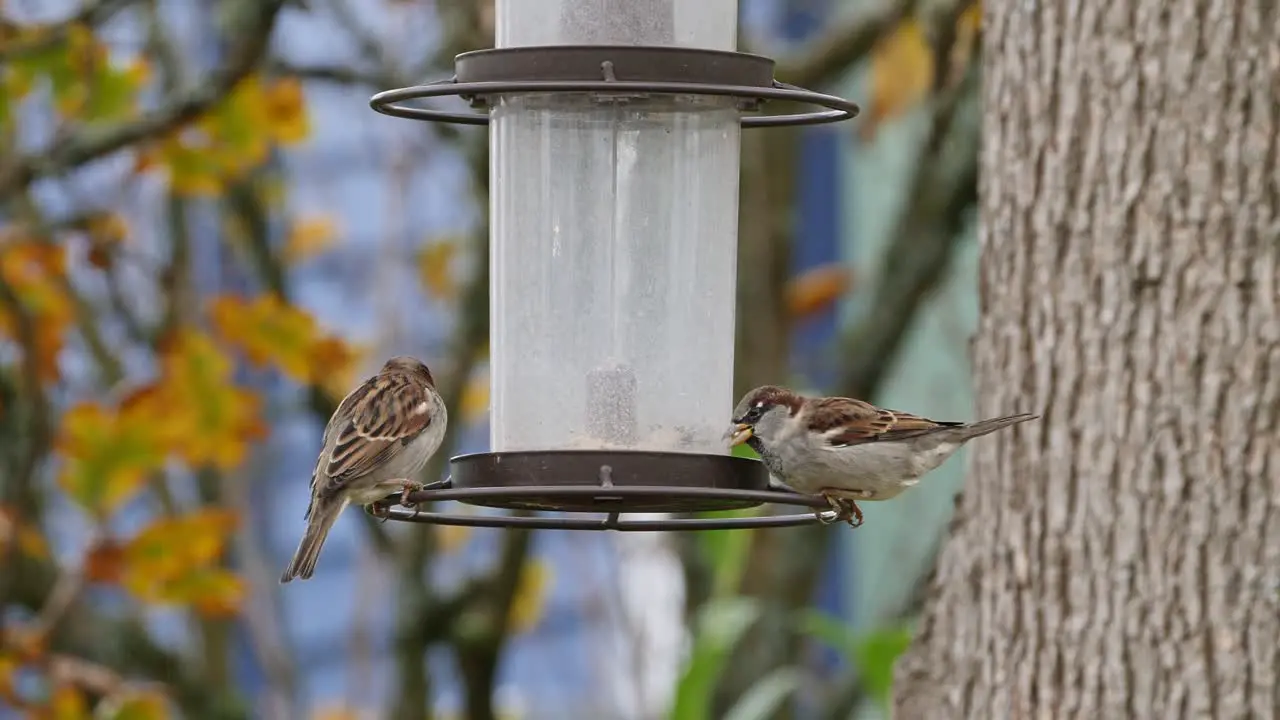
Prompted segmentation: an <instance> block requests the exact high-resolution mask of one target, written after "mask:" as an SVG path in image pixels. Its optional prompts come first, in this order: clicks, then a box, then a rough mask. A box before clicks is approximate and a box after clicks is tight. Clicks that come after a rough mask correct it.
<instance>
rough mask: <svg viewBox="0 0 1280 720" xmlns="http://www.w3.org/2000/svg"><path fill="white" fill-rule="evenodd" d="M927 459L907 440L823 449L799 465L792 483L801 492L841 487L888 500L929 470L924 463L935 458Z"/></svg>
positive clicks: (870, 497) (868, 496) (873, 498)
mask: <svg viewBox="0 0 1280 720" xmlns="http://www.w3.org/2000/svg"><path fill="white" fill-rule="evenodd" d="M927 460H928V462H924V463H922V462H921V458H920V457H919V455H918V453H917V452H916V451H915V450H913V449H912V447H911V446H909V445H907V444H905V443H895V442H877V443H866V444H862V445H849V446H846V447H840V448H830V447H827V448H821V449H819V450H817V451H815V452H814V453H812V455H811V456H810V458H809V461H808V462H806V463H804V464H803V465H801V466H800V467H798V468H797V471H796V473H795V475H796V476H797V477H796V480H795V482H793V483H792V485H793V487H795V488H796V489H797V490H800V491H802V492H817V491H818V490H821V489H822V488H839V489H842V490H853V491H856V492H859V493H862V494H863V496H864V497H865V499H867V500H888V499H889V498H892V497H895V496H897V495H898V494H900V493H901V492H902V491H903V490H906V489H907V488H909V487H911V486H912V485H915V484H916V483H917V482H919V481H920V476H921V475H923V474H924V473H925V472H927V469H926V468H925V467H924V466H925V465H928V464H930V462H931V461H932V460H933V458H932V457H930V458H928V459H927ZM933 467H936V464H934V465H933ZM928 469H932V468H928Z"/></svg>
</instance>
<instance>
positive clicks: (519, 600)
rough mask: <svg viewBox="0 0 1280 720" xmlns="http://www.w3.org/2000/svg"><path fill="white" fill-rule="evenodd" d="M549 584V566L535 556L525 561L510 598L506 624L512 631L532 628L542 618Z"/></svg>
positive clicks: (519, 631) (523, 630)
mask: <svg viewBox="0 0 1280 720" xmlns="http://www.w3.org/2000/svg"><path fill="white" fill-rule="evenodd" d="M550 584H551V566H550V565H548V564H547V563H546V562H544V561H542V560H539V559H537V558H532V559H530V560H528V561H526V562H525V564H524V568H522V569H521V571H520V580H519V583H518V585H517V586H516V593H515V596H514V597H513V598H512V600H511V614H510V615H508V616H507V625H508V627H509V628H510V629H511V632H513V633H517V634H518V633H522V632H526V631H528V630H532V629H533V628H534V627H536V626H537V624H538V621H539V620H541V619H542V611H543V608H544V607H545V606H546V596H547V588H548V586H549V585H550Z"/></svg>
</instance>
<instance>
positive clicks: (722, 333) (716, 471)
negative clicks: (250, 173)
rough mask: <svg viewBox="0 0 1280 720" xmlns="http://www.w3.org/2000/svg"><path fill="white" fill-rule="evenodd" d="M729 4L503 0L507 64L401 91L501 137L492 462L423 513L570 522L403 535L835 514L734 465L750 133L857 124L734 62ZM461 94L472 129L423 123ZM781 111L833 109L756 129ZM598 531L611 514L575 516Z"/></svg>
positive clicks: (396, 112) (477, 65) (766, 66)
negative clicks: (454, 504) (500, 511)
mask: <svg viewBox="0 0 1280 720" xmlns="http://www.w3.org/2000/svg"><path fill="white" fill-rule="evenodd" d="M737 17H738V8H737V1H736V0H498V1H497V7H496V36H497V37H496V47H495V48H494V49H490V50H480V51H476V52H467V53H463V54H461V55H458V56H457V57H456V58H455V66H454V70H455V75H454V77H453V78H451V79H449V80H446V81H442V82H437V83H432V84H428V85H421V86H416V87H408V88H401V89H396V90H389V91H386V92H382V93H379V94H378V95H375V96H374V97H373V99H372V100H371V101H370V104H371V105H372V107H373V108H374V109H375V110H377V111H378V112H380V113H384V114H387V115H393V116H397V117H403V118H410V119H415V120H426V121H431V122H448V123H461V124H472V125H484V124H487V125H489V126H490V128H491V132H490V138H489V142H490V150H491V160H490V176H489V182H490V202H491V207H490V229H491V233H492V237H491V250H490V258H491V259H490V262H491V289H490V298H491V304H490V308H491V309H490V313H491V323H490V378H491V379H490V382H491V386H492V387H491V393H490V397H491V398H492V408H491V420H490V422H491V451H490V452H486V453H477V454H472V455H463V456H459V457H455V458H453V459H452V460H451V461H450V477H449V480H448V481H445V482H444V483H437V484H436V485H435V486H434V487H431V488H430V489H428V490H424V491H422V492H419V493H416V494H414V495H411V496H410V499H411V500H412V501H413V502H415V504H417V503H426V502H431V501H436V500H459V501H462V502H466V503H471V504H475V505H483V506H489V507H499V508H508V509H522V510H550V511H559V512H558V513H557V516H554V517H548V516H530V515H528V514H522V515H518V516H510V515H502V516H490V515H448V514H442V513H434V512H424V511H419V510H417V509H416V508H415V509H410V508H404V507H395V508H391V517H393V518H396V519H401V520H411V521H418V522H431V523H441V524H463V525H477V526H507V527H515V526H522V527H542V528H567V529H614V530H650V529H708V528H724V527H759V526H777V525H790V524H799V523H802V522H809V521H811V520H812V519H813V514H812V513H810V512H804V513H803V514H795V515H782V516H778V515H773V516H763V517H753V518H715V519H708V518H678V519H665V520H627V519H623V518H622V515H624V514H626V513H655V512H657V513H686V512H696V511H707V510H727V509H739V508H746V507H753V506H757V505H760V504H762V503H764V502H785V503H790V504H794V505H801V506H809V507H820V506H821V507H825V502H824V501H822V500H821V499H815V498H809V497H806V496H800V495H797V494H795V493H787V492H781V491H776V490H770V489H769V483H768V473H767V471H766V470H765V468H764V467H763V465H762V464H761V463H760V462H759V461H758V460H753V459H747V458H737V457H732V456H731V455H730V454H729V452H728V449H727V447H726V444H725V442H724V440H723V436H722V435H723V431H724V428H725V427H726V426H727V423H728V421H729V413H730V410H731V409H732V407H733V404H734V397H733V346H734V306H735V288H734V285H735V278H736V267H735V264H736V254H737V219H738V160H739V150H740V138H739V134H740V131H741V128H752V127H766V126H781V125H807V124H817V123H828V122H837V121H841V120H845V119H848V118H851V117H853V116H854V115H856V114H857V112H858V108H857V106H856V105H854V104H853V103H850V102H848V101H846V100H843V99H841V98H838V97H832V96H829V95H823V94H820V93H815V92H811V91H808V90H804V89H801V88H797V87H793V86H790V85H785V84H783V83H779V82H777V81H775V80H774V79H773V69H774V63H773V61H772V60H770V59H769V58H765V57H760V56H757V55H750V54H746V53H739V52H735V47H736V37H737ZM450 95H456V96H460V97H462V98H464V99H466V100H468V101H470V103H471V105H472V107H473V108H475V109H478V111H477V112H470V113H467V112H464V113H457V112H446V111H442V110H439V109H433V108H431V107H428V106H424V105H423V104H422V103H421V101H422V100H424V99H428V98H436V97H443V96H450ZM768 100H785V101H790V102H791V103H796V104H802V105H803V104H807V105H810V106H820V107H821V108H822V109H817V108H815V109H814V110H813V111H811V112H801V113H797V114H790V115H751V114H750V113H754V112H756V111H758V110H759V109H760V107H761V105H762V104H763V103H764V102H765V101H768ZM584 513H591V514H603V515H604V517H603V518H599V517H595V516H591V517H588V516H586V515H583V514H584Z"/></svg>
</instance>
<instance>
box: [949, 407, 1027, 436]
mask: <svg viewBox="0 0 1280 720" xmlns="http://www.w3.org/2000/svg"><path fill="white" fill-rule="evenodd" d="M1038 417H1040V416H1039V415H1033V414H1031V413H1022V414H1020V415H1006V416H1004V417H998V418H991V419H990V420H979V421H978V422H975V423H969V424H968V425H961V426H960V427H957V428H956V432H957V433H958V434H959V435H960V438H961V440H971V439H973V438H976V437H982V436H983V435H987V434H989V433H993V432H995V431H997V430H1000V429H1002V428H1007V427H1009V426H1010V425H1017V424H1018V423H1021V422H1026V421H1028V420H1035V419H1036V418H1038Z"/></svg>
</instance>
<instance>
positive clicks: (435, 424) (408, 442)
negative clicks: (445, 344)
mask: <svg viewBox="0 0 1280 720" xmlns="http://www.w3.org/2000/svg"><path fill="white" fill-rule="evenodd" d="M448 421H449V417H448V413H447V412H446V410H445V406H444V400H442V399H441V398H440V393H438V392H436V388H435V381H434V380H433V379H432V378H431V371H430V370H428V369H427V366H426V365H424V364H422V363H421V362H420V361H418V360H417V359H416V358H412V357H405V356H398V357H393V358H391V359H390V360H388V361H387V362H386V364H385V365H383V366H382V370H380V371H378V374H377V375H374V376H373V377H371V378H369V379H368V380H366V381H365V382H364V384H363V385H361V386H360V387H358V388H356V389H355V390H353V391H351V394H349V395H347V396H346V397H345V398H343V400H342V403H341V404H339V405H338V409H337V410H335V411H334V413H333V417H331V418H329V424H328V425H327V426H325V429H324V448H323V449H322V450H321V451H320V457H319V459H317V460H316V468H315V470H314V471H313V472H312V473H311V502H310V504H308V505H307V515H306V520H307V529H306V532H305V533H304V534H303V536H302V542H301V543H300V544H299V545H298V550H297V552H295V553H294V555H293V560H292V561H290V563H289V567H288V568H286V569H285V571H284V574H283V575H281V576H280V582H282V583H287V582H289V581H290V580H292V579H293V578H295V577H300V578H302V579H304V580H305V579H307V578H309V577H311V574H312V573H313V572H315V569H316V559H317V558H318V557H319V556H320V548H321V546H323V545H324V539H325V537H326V536H328V534H329V529H330V528H331V527H333V523H334V521H335V520H337V519H338V515H339V514H340V513H341V512H342V510H343V508H345V507H346V506H347V504H348V503H352V502H354V503H356V504H358V505H368V504H370V503H375V502H377V501H379V500H383V499H385V498H386V497H387V496H388V495H390V494H392V493H393V492H395V491H396V490H402V491H403V494H402V495H401V501H400V502H401V504H404V505H408V504H409V503H408V502H406V501H407V499H408V495H409V493H410V492H412V491H414V490H418V489H420V488H421V487H422V485H421V484H420V483H417V482H414V481H413V480H412V479H411V478H412V477H413V476H414V475H416V474H417V473H418V471H419V470H421V469H422V467H423V466H424V465H426V463H427V460H428V459H429V458H430V457H431V455H432V454H433V453H435V451H436V450H437V449H438V448H439V447H440V442H441V441H442V440H443V439H444V430H445V425H446V424H447V423H448Z"/></svg>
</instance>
